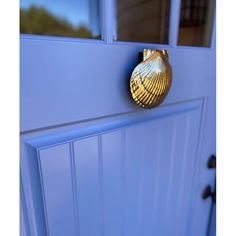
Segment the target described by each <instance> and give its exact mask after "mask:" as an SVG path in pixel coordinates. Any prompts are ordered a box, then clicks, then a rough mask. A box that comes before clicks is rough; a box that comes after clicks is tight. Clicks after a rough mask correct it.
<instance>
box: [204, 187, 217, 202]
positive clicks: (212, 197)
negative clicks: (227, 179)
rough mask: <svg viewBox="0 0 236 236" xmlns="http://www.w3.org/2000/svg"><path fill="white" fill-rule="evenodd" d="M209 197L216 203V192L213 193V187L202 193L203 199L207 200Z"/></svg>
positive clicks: (206, 188)
mask: <svg viewBox="0 0 236 236" xmlns="http://www.w3.org/2000/svg"><path fill="white" fill-rule="evenodd" d="M209 197H211V199H212V201H213V202H214V203H216V191H212V188H211V186H210V185H207V186H206V187H205V189H204V190H203V192H202V198H203V199H204V200H205V199H207V198H209Z"/></svg>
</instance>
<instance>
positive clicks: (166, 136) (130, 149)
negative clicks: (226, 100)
mask: <svg viewBox="0 0 236 236" xmlns="http://www.w3.org/2000/svg"><path fill="white" fill-rule="evenodd" d="M201 104H202V102H201V101H200V100H199V101H194V102H192V103H188V104H186V108H185V109H184V110H183V107H185V104H182V105H181V106H178V105H177V106H176V112H175V113H171V114H168V112H169V111H170V109H167V111H166V112H165V113H163V114H162V116H158V115H157V116H156V117H155V118H152V119H151V120H150V119H144V120H143V121H140V122H138V123H137V124H135V125H131V126H130V125H128V126H122V124H121V125H120V127H119V128H116V129H115V130H113V128H112V126H113V127H115V126H114V124H112V125H111V127H109V128H107V129H106V130H104V129H101V130H99V131H98V132H96V133H94V134H92V135H89V136H88V137H86V136H85V137H83V136H82V137H80V138H79V133H82V130H78V136H77V139H78V138H79V140H76V136H75V138H74V137H73V140H70V139H71V137H72V136H71V135H69V134H67V138H66V136H65V134H63V133H61V134H60V133H58V134H57V135H58V136H63V137H64V138H66V139H67V141H64V142H63V144H60V143H58V144H54V145H53V146H51V145H50V146H49V147H47V146H44V147H38V150H39V151H38V153H39V154H38V163H39V164H38V165H39V170H40V180H41V190H42V195H43V198H42V199H43V201H44V203H43V205H44V210H45V219H44V220H45V222H46V227H47V232H48V233H49V234H50V235H51V236H54V235H55V236H66V235H77V234H78V232H79V233H80V235H81V236H90V235H91V236H94V235H100V234H102V233H103V234H104V235H107V236H109V235H117V236H120V235H127V236H128V235H138V234H140V235H147V236H152V235H156V234H160V235H166V236H168V235H173V234H174V233H175V234H176V235H186V232H187V230H188V225H187V224H186V222H187V221H188V217H189V214H191V211H190V209H191V208H190V207H191V204H193V202H192V201H191V194H192V184H193V181H194V179H193V176H194V175H193V173H194V172H195V171H196V168H195V163H196V158H197V156H196V151H197V143H198V135H199V127H200V118H201V109H202V106H201ZM180 108H181V109H180ZM118 123H119V122H118ZM118 126H119V125H118ZM101 127H102V126H101ZM43 138H44V137H40V138H38V140H40V139H43ZM52 139H55V137H53V136H52ZM66 139H65V140H66ZM47 141H48V142H49V143H50V136H49V137H47ZM36 143H37V139H36V140H33V141H31V144H32V145H35V146H36ZM38 143H40V142H39V141H38ZM45 144H46V143H44V145H45ZM164 180H165V181H164ZM167 221H168V222H169V224H171V225H172V227H169V225H167V224H166V223H165V222H167Z"/></svg>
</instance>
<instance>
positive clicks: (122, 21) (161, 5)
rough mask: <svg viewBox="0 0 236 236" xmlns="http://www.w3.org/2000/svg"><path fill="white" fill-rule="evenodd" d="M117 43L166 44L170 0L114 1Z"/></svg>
mask: <svg viewBox="0 0 236 236" xmlns="http://www.w3.org/2000/svg"><path fill="white" fill-rule="evenodd" d="M116 9H117V12H116V16H117V17H116V18H117V22H116V35H115V39H116V40H118V41H128V42H145V43H158V44H168V31H169V13H170V0H116Z"/></svg>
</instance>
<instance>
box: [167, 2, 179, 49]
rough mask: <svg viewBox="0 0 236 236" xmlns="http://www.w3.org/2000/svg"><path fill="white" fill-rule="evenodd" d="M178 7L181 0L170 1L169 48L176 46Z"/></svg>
mask: <svg viewBox="0 0 236 236" xmlns="http://www.w3.org/2000/svg"><path fill="white" fill-rule="evenodd" d="M180 7H181V0H171V5H170V16H169V19H170V23H169V45H170V46H171V47H176V46H177V44H178V34H179V18H180V17H179V16H180V10H181V8H180Z"/></svg>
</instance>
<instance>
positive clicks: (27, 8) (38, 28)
mask: <svg viewBox="0 0 236 236" xmlns="http://www.w3.org/2000/svg"><path fill="white" fill-rule="evenodd" d="M20 32H21V33H23V34H37V35H54V36H68V37H77V38H95V39H98V38H101V29H100V14H99V0H66V1H64V0H63V1H60V0H21V1H20Z"/></svg>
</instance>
